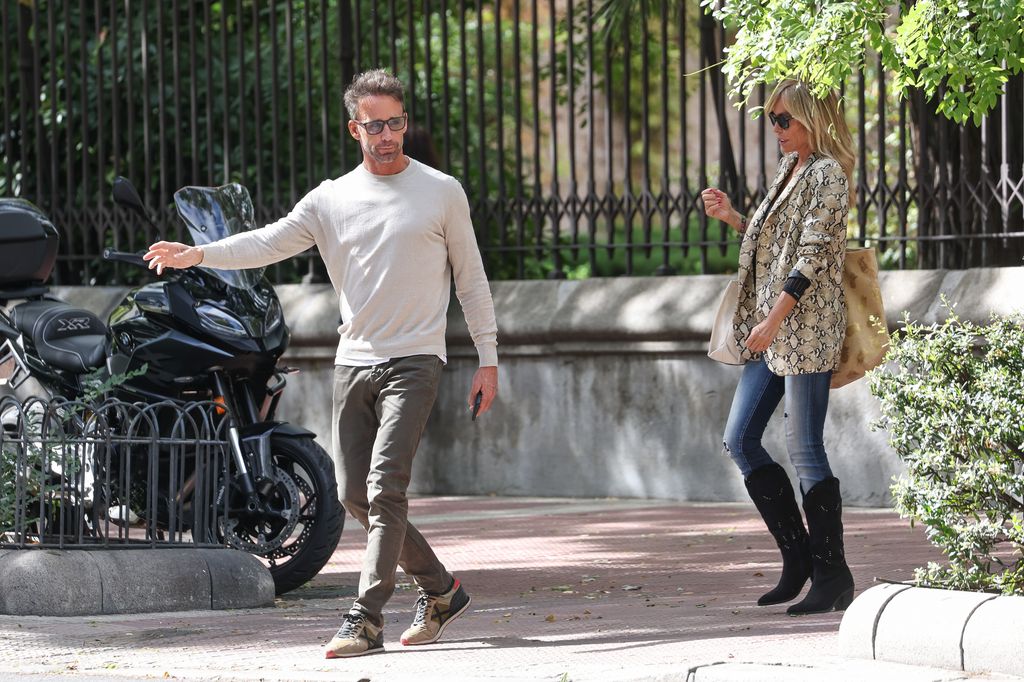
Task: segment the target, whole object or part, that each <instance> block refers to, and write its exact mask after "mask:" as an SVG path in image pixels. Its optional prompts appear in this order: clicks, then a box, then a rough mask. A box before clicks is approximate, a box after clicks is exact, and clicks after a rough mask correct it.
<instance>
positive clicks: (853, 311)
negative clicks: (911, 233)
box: [831, 247, 889, 388]
mask: <svg viewBox="0 0 1024 682" xmlns="http://www.w3.org/2000/svg"><path fill="white" fill-rule="evenodd" d="M843 293H844V295H845V296H846V338H845V339H844V340H843V350H842V355H841V356H840V360H839V367H837V368H836V370H835V371H834V372H833V373H832V384H831V386H832V388H839V387H840V386H845V385H846V384H848V383H850V382H851V381H856V380H857V379H860V378H861V377H862V376H864V374H865V373H867V372H868V371H869V370H872V369H874V368H875V367H878V365H880V364H882V359H883V358H884V357H885V353H886V351H887V350H888V349H889V328H888V327H887V326H886V322H885V308H884V307H883V306H882V290H881V288H880V287H879V286H878V258H877V257H876V255H875V249H874V248H871V247H867V248H858V249H847V250H846V264H845V265H844V267H843Z"/></svg>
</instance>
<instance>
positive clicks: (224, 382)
mask: <svg viewBox="0 0 1024 682" xmlns="http://www.w3.org/2000/svg"><path fill="white" fill-rule="evenodd" d="M286 371H287V370H286ZM284 373H285V372H284V371H283V372H279V373H277V374H276V377H277V381H276V382H275V383H274V385H273V386H270V387H268V389H267V400H265V401H264V403H263V405H262V408H257V406H256V401H255V399H254V398H253V394H252V387H251V386H250V385H249V383H248V382H247V381H245V380H239V381H235V382H231V381H230V379H228V378H227V377H226V376H225V375H224V372H223V371H222V370H215V371H214V372H213V383H214V388H215V389H216V392H217V397H218V398H219V399H220V400H222V401H223V403H224V407H225V408H226V409H227V410H228V443H229V444H230V445H231V458H232V460H234V462H235V468H236V470H237V471H238V477H237V478H238V484H239V486H240V487H241V490H242V492H243V493H244V494H245V496H246V497H248V498H250V499H251V498H252V497H253V496H254V495H255V494H256V493H257V492H259V493H261V494H263V495H266V494H268V493H269V492H270V490H271V489H272V488H273V486H274V481H273V470H274V465H273V462H272V460H271V448H270V435H271V433H272V432H273V431H274V429H275V428H276V425H275V424H274V423H273V422H267V421H265V420H266V418H267V416H269V415H270V414H272V412H273V409H274V408H276V406H277V401H278V399H279V398H280V395H281V392H282V391H283V390H284V386H285V379H284ZM243 443H244V444H245V446H246V448H248V449H249V450H250V451H251V452H252V453H253V454H255V455H256V456H255V457H253V458H251V459H250V458H249V457H247V456H246V452H245V450H244V449H243ZM250 462H251V464H252V468H251V469H250V467H249V463H250Z"/></svg>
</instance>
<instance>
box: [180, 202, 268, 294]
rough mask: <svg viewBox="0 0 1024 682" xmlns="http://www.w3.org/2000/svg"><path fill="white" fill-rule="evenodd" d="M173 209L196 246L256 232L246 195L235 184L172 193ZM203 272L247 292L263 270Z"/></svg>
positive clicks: (209, 270) (208, 269) (208, 270)
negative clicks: (241, 233) (248, 231)
mask: <svg viewBox="0 0 1024 682" xmlns="http://www.w3.org/2000/svg"><path fill="white" fill-rule="evenodd" d="M174 205H175V206H177V208H178V215H180V216H181V219H182V220H184V221H185V225H186V226H187V227H188V231H189V233H190V234H191V235H192V242H193V243H194V244H195V245H196V246H203V245H204V244H209V243H211V242H215V241H218V240H221V239H224V238H225V237H230V236H231V235H233V234H238V233H239V232H245V231H247V230H252V229H255V228H256V224H255V211H254V210H253V207H252V199H250V198H249V191H248V190H247V189H246V188H245V187H243V186H242V185H239V184H238V183H235V182H233V183H231V184H230V185H223V186H221V187H182V188H181V189H179V190H178V191H177V192H175V193H174ZM200 267H202V266H200ZM203 269H204V270H206V271H207V272H209V273H211V274H213V275H214V276H216V277H217V278H218V279H220V280H222V281H223V282H225V283H226V284H228V285H229V286H232V287H236V288H238V289H251V288H252V287H253V286H255V285H256V283H257V282H259V281H260V278H261V277H263V271H264V270H265V268H251V269H249V270H217V269H215V268H203Z"/></svg>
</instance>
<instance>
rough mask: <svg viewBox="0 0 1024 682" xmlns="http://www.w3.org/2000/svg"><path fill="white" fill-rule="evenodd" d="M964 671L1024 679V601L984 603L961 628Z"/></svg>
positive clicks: (1007, 600)
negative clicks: (962, 632)
mask: <svg viewBox="0 0 1024 682" xmlns="http://www.w3.org/2000/svg"><path fill="white" fill-rule="evenodd" d="M963 647H964V670H966V671H967V672H979V671H984V670H996V671H999V672H1003V673H1006V674H1008V675H1017V676H1019V677H1024V653H1022V651H1021V650H1022V649H1024V597H997V598H996V599H992V600H990V601H987V602H985V603H984V604H982V605H981V606H979V607H978V609H977V610H976V611H975V612H974V614H973V615H972V616H971V619H970V620H969V621H967V625H966V626H964V639H963Z"/></svg>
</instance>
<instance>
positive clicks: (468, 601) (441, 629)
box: [401, 595, 473, 646]
mask: <svg viewBox="0 0 1024 682" xmlns="http://www.w3.org/2000/svg"><path fill="white" fill-rule="evenodd" d="M472 603H473V598H472V597H470V596H469V595H466V603H465V604H463V605H462V608H461V609H459V610H458V611H456V612H455V613H453V614H452V615H451V616H450V617H449V618H448V620H446V621H445V622H444V623H442V624H441V627H439V628H438V629H437V634H436V635H434V638H433V639H428V640H426V641H425V642H407V641H405V640H404V639H403V640H401V642H402V646H423V645H424V644H433V643H434V642H436V641H437V640H439V639H441V635H443V634H444V629H445V628H446V627H448V624H449V623H451V622H452V621H453V620H455V619H456V618H458V617H459V616H461V615H462V614H464V613H465V612H466V609H468V608H469V605H470V604H472Z"/></svg>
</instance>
